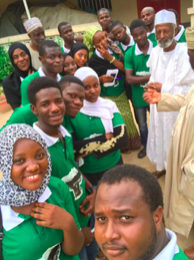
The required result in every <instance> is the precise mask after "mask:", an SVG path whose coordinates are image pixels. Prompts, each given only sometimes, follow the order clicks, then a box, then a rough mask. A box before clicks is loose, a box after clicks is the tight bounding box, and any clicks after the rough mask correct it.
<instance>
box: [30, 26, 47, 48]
mask: <svg viewBox="0 0 194 260" xmlns="http://www.w3.org/2000/svg"><path fill="white" fill-rule="evenodd" d="M28 36H29V38H30V40H31V42H33V43H34V44H35V45H37V46H39V45H40V44H41V42H42V41H44V40H45V38H46V36H45V31H44V28H43V27H39V28H37V29H35V30H34V31H32V32H31V33H29V34H28Z"/></svg>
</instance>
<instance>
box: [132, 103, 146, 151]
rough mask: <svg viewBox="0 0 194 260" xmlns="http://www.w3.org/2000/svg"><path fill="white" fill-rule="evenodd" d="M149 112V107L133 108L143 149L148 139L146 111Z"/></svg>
mask: <svg viewBox="0 0 194 260" xmlns="http://www.w3.org/2000/svg"><path fill="white" fill-rule="evenodd" d="M149 110H150V108H149V107H134V112H135V119H136V121H137V124H138V126H139V131H140V135H141V143H142V145H143V146H144V148H146V145H147V139H148V127H147V111H149Z"/></svg>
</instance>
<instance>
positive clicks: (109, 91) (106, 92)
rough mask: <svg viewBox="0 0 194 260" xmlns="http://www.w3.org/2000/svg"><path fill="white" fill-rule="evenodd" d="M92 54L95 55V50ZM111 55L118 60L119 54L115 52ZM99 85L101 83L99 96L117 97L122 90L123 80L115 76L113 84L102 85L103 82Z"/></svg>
mask: <svg viewBox="0 0 194 260" xmlns="http://www.w3.org/2000/svg"><path fill="white" fill-rule="evenodd" d="M94 55H97V54H96V52H94ZM111 55H112V56H113V57H115V58H116V59H117V60H119V55H117V54H115V53H113V54H111ZM115 69H116V68H115ZM100 85H101V93H100V96H101V97H117V96H120V95H121V94H122V93H123V92H124V81H123V79H122V78H120V77H119V78H118V77H117V79H116V81H115V85H114V86H111V87H104V84H103V83H101V84H100Z"/></svg>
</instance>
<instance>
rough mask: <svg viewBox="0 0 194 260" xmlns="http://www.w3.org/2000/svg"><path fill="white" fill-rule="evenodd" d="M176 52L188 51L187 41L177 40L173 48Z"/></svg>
mask: <svg viewBox="0 0 194 260" xmlns="http://www.w3.org/2000/svg"><path fill="white" fill-rule="evenodd" d="M175 49H176V50H177V51H178V52H180V53H181V52H182V53H185V52H187V51H188V47H187V43H186V42H178V43H177V45H176V48H175Z"/></svg>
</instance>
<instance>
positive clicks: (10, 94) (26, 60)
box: [2, 42, 35, 110]
mask: <svg viewBox="0 0 194 260" xmlns="http://www.w3.org/2000/svg"><path fill="white" fill-rule="evenodd" d="M9 58H10V60H11V63H12V65H13V67H14V72H12V73H11V74H10V75H9V76H7V78H5V79H4V80H3V82H2V85H3V91H4V94H5V96H6V99H7V103H8V104H10V106H11V107H12V109H13V110H14V109H15V108H17V107H20V105H21V94H20V85H21V82H22V81H23V79H25V78H26V77H27V76H28V75H30V74H31V73H33V72H34V71H35V69H34V68H33V67H32V61H31V55H30V52H29V50H28V48H27V47H26V46H25V45H24V44H23V43H20V42H15V43H13V44H12V45H11V46H10V48H9Z"/></svg>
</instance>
